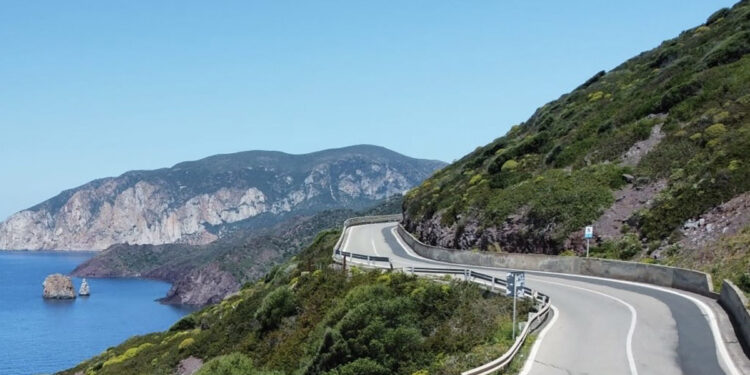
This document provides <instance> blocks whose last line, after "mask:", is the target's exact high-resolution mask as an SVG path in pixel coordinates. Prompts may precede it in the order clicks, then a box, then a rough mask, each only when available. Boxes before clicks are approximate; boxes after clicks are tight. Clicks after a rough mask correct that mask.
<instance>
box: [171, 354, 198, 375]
mask: <svg viewBox="0 0 750 375" xmlns="http://www.w3.org/2000/svg"><path fill="white" fill-rule="evenodd" d="M201 367H203V360H202V359H200V358H197V357H193V356H192V355H191V356H190V357H187V358H185V359H183V360H181V361H180V363H178V364H177V375H193V374H195V373H196V372H198V370H200V369H201Z"/></svg>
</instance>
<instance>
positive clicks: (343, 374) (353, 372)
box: [326, 358, 391, 375]
mask: <svg viewBox="0 0 750 375" xmlns="http://www.w3.org/2000/svg"><path fill="white" fill-rule="evenodd" d="M390 373H391V372H390V371H388V370H387V369H386V368H385V367H383V366H381V365H379V364H378V363H377V362H375V361H373V360H371V359H369V358H359V359H357V360H356V361H354V362H350V363H347V364H345V365H343V366H339V367H337V368H336V369H334V370H331V371H329V372H326V375H388V374H390Z"/></svg>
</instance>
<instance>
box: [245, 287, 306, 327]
mask: <svg viewBox="0 0 750 375" xmlns="http://www.w3.org/2000/svg"><path fill="white" fill-rule="evenodd" d="M296 311H297V302H296V299H295V297H294V293H293V292H292V290H291V289H290V288H289V287H280V288H277V289H276V290H274V291H272V292H271V293H268V295H267V296H266V297H265V298H263V302H261V304H260V307H259V308H258V311H256V312H255V319H257V320H258V322H259V323H260V325H261V329H262V330H263V331H268V330H271V329H274V328H276V327H277V326H278V324H279V323H280V322H281V319H283V318H284V317H287V316H289V315H292V314H294V313H295V312H296Z"/></svg>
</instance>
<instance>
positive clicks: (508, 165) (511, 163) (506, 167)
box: [500, 160, 518, 172]
mask: <svg viewBox="0 0 750 375" xmlns="http://www.w3.org/2000/svg"><path fill="white" fill-rule="evenodd" d="M516 169H518V162H517V161H515V160H508V161H506V162H505V163H503V166H502V167H501V168H500V170H501V171H507V172H513V171H515V170H516Z"/></svg>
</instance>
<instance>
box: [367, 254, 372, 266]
mask: <svg viewBox="0 0 750 375" xmlns="http://www.w3.org/2000/svg"><path fill="white" fill-rule="evenodd" d="M367 265H368V266H371V265H372V263H371V262H370V256H369V255H368V256H367Z"/></svg>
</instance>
